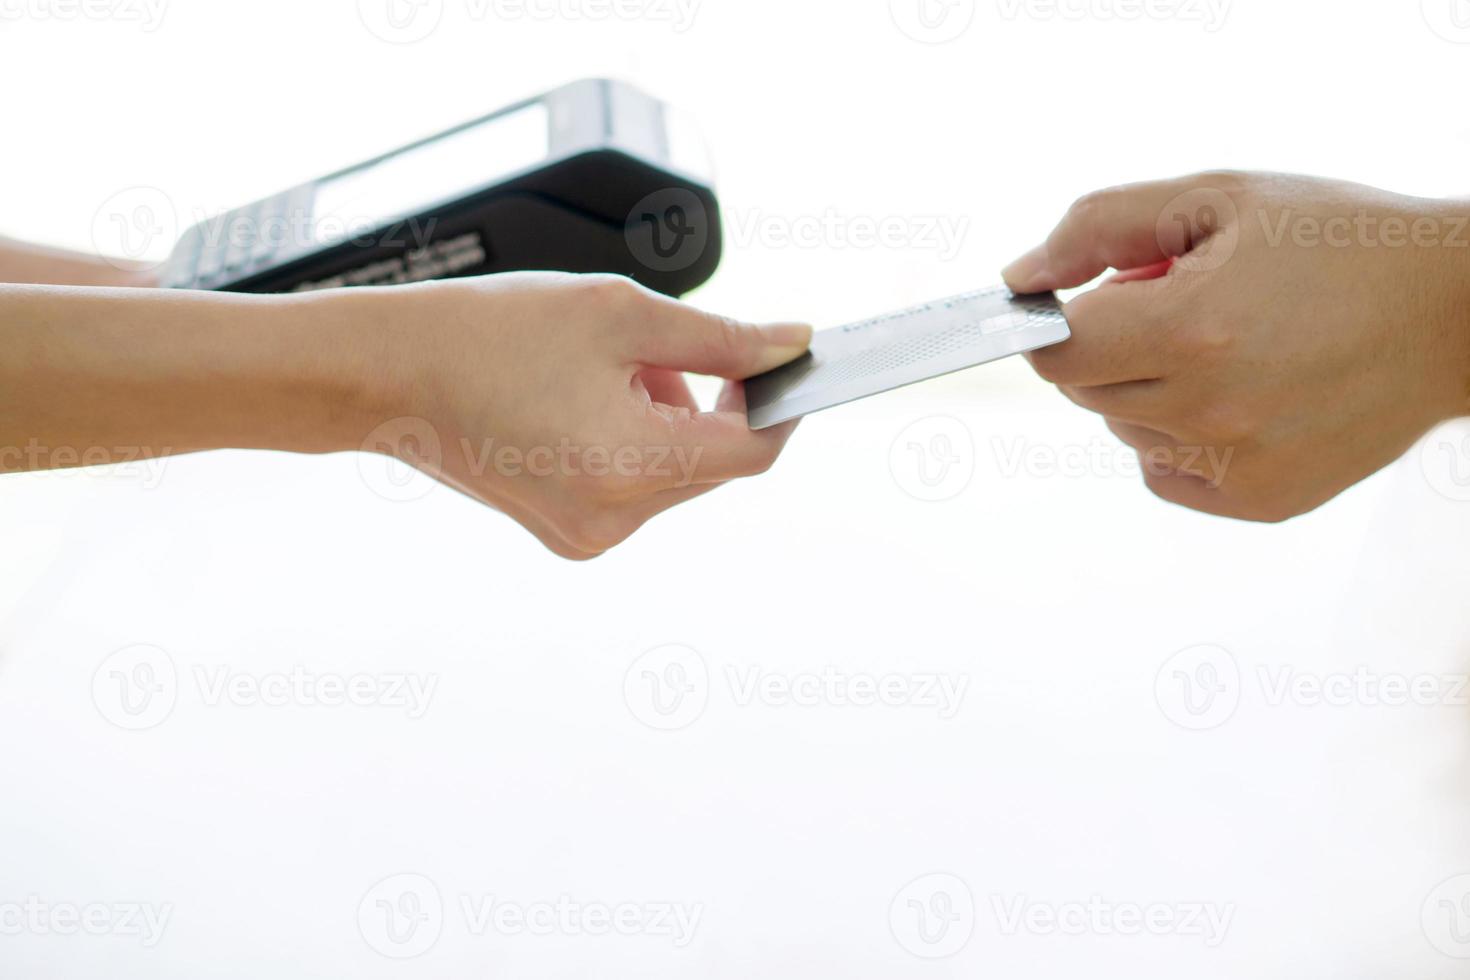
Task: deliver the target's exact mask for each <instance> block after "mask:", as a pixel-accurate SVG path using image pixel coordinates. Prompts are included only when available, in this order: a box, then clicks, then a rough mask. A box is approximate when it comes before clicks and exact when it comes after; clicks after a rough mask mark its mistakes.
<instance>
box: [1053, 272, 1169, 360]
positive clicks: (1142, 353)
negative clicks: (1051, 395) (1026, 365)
mask: <svg viewBox="0 0 1470 980" xmlns="http://www.w3.org/2000/svg"><path fill="white" fill-rule="evenodd" d="M1165 294H1166V293H1165V287H1163V286H1162V285H1160V284H1157V283H1147V282H1137V283H1132V284H1130V285H1128V286H1114V287H1104V288H1099V289H1094V290H1092V291H1091V292H1089V293H1083V294H1082V295H1081V296H1078V297H1077V298H1076V299H1074V300H1072V301H1071V302H1070V303H1068V304H1067V305H1066V309H1065V314H1066V317H1067V324H1068V325H1069V326H1070V327H1071V330H1072V337H1071V339H1070V340H1067V341H1065V342H1063V343H1060V344H1054V345H1052V346H1051V347H1043V348H1041V349H1040V350H1036V351H1032V352H1031V354H1030V355H1029V356H1028V358H1027V360H1029V361H1030V362H1031V366H1032V367H1033V368H1035V369H1036V373H1037V374H1039V375H1041V376H1042V377H1043V378H1045V379H1046V380H1047V381H1050V382H1051V383H1052V384H1059V385H1073V386H1092V385H1111V384H1119V383H1122V382H1126V381H1151V380H1154V379H1155V378H1158V377H1160V375H1161V374H1162V372H1163V363H1162V359H1161V355H1160V350H1161V345H1160V344H1159V337H1160V335H1161V334H1162V333H1163V332H1164V330H1166V329H1167V323H1166V322H1164V319H1165V318H1164V316H1163V314H1162V313H1161V303H1162V297H1163V296H1164V295H1165Z"/></svg>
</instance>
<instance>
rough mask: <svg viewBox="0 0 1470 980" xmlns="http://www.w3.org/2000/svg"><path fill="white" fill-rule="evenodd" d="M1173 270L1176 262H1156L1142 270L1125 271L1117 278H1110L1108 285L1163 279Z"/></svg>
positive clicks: (1168, 260) (1116, 276) (1167, 260)
mask: <svg viewBox="0 0 1470 980" xmlns="http://www.w3.org/2000/svg"><path fill="white" fill-rule="evenodd" d="M1172 268H1174V260H1173V259H1165V260H1164V261H1162V262H1155V263H1154V264H1153V265H1146V266H1144V267H1143V268H1141V269H1124V270H1123V271H1122V272H1120V273H1118V274H1117V275H1115V276H1109V277H1108V281H1107V284H1108V285H1110V286H1114V285H1120V284H1122V283H1125V282H1143V281H1146V280H1149V279H1162V278H1164V277H1165V276H1167V275H1168V274H1169V270H1170V269H1172Z"/></svg>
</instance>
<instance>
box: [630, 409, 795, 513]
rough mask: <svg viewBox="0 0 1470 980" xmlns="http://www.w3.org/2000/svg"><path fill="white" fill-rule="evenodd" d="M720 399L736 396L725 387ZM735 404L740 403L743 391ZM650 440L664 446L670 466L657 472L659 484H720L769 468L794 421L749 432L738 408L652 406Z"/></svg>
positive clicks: (664, 486) (671, 486)
mask: <svg viewBox="0 0 1470 980" xmlns="http://www.w3.org/2000/svg"><path fill="white" fill-rule="evenodd" d="M723 397H724V398H725V399H726V403H727V404H730V400H731V399H733V398H735V397H737V396H736V395H735V394H732V393H731V392H730V391H729V390H727V391H726V393H725V394H724V396H723ZM739 397H740V398H741V402H740V404H741V407H742V408H743V395H741V396H739ZM653 413H654V418H653V419H652V420H651V422H652V424H653V426H654V428H655V429H656V431H655V432H652V433H650V434H649V437H648V438H650V439H651V440H656V441H655V442H652V443H650V444H657V445H667V446H668V447H669V449H670V453H669V455H670V459H671V460H672V462H673V465H672V466H670V467H669V468H668V469H667V470H666V471H664V472H661V473H660V474H659V489H665V490H666V489H679V488H683V487H687V486H692V485H695V484H706V483H723V482H725V481H727V480H734V479H738V478H740V477H745V476H755V475H757V474H760V473H764V472H765V471H766V470H768V469H770V468H771V467H772V466H773V465H774V464H775V462H776V459H777V458H778V457H779V456H780V455H781V450H782V449H784V448H785V447H786V443H787V441H788V440H789V439H790V438H791V434H792V433H793V432H794V431H795V430H796V422H794V421H793V422H786V423H783V424H781V425H777V426H772V427H771V428H769V429H761V430H760V431H758V432H753V431H751V428H750V422H749V420H748V419H747V418H746V415H745V412H744V411H743V410H726V411H716V412H697V413H695V412H685V411H679V410H671V411H668V412H660V411H659V407H658V406H657V405H655V406H653Z"/></svg>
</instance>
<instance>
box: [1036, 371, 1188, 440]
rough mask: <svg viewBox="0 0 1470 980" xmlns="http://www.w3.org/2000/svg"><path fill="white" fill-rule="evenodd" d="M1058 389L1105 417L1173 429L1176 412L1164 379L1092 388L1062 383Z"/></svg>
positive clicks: (1153, 427)
mask: <svg viewBox="0 0 1470 980" xmlns="http://www.w3.org/2000/svg"><path fill="white" fill-rule="evenodd" d="M1057 390H1058V391H1060V392H1061V393H1062V394H1063V395H1066V396H1067V398H1069V399H1071V401H1072V402H1073V403H1074V404H1076V405H1078V406H1079V407H1081V408H1085V409H1087V410H1088V411H1089V412H1096V413H1097V414H1098V415H1101V416H1103V417H1104V418H1109V419H1117V420H1119V421H1122V422H1131V423H1132V424H1134V425H1142V426H1147V427H1148V428H1151V429H1158V430H1160V431H1165V430H1168V429H1170V428H1172V419H1171V416H1174V415H1175V414H1176V413H1175V412H1174V411H1173V410H1172V408H1171V406H1170V405H1169V402H1168V397H1169V396H1168V391H1169V388H1168V384H1167V382H1164V381H1126V382H1124V383H1122V384H1112V385H1096V386H1091V387H1089V386H1078V385H1058V386H1057Z"/></svg>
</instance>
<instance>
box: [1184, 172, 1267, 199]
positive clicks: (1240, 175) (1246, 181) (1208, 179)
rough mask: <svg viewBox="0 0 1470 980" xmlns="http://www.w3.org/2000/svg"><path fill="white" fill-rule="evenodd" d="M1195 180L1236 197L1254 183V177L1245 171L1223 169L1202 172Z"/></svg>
mask: <svg viewBox="0 0 1470 980" xmlns="http://www.w3.org/2000/svg"><path fill="white" fill-rule="evenodd" d="M1194 179H1195V181H1196V182H1197V183H1199V184H1202V185H1203V186H1205V187H1209V188H1212V189H1214V190H1218V191H1224V192H1225V193H1226V194H1231V195H1234V194H1237V193H1241V192H1243V191H1245V190H1247V189H1248V188H1249V187H1250V186H1251V184H1252V183H1253V180H1254V175H1253V174H1251V173H1249V172H1247V171H1244V170H1232V169H1229V168H1223V169H1215V170H1204V171H1201V172H1200V173H1198V174H1196V175H1195V178H1194Z"/></svg>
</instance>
